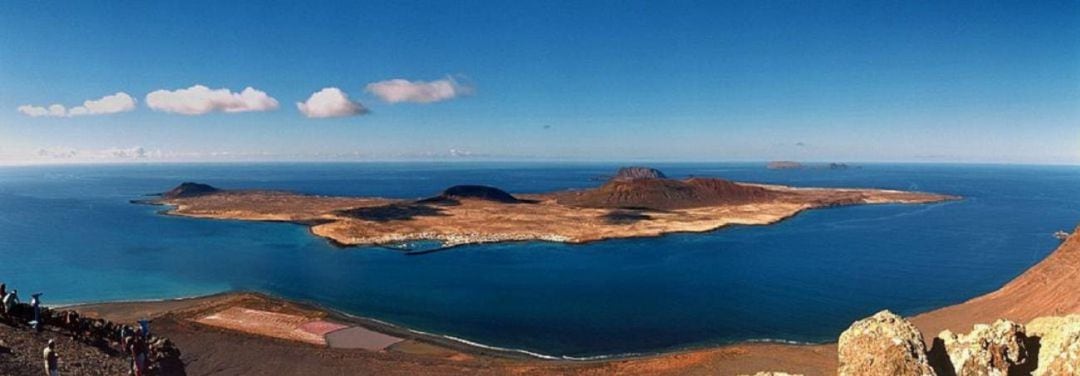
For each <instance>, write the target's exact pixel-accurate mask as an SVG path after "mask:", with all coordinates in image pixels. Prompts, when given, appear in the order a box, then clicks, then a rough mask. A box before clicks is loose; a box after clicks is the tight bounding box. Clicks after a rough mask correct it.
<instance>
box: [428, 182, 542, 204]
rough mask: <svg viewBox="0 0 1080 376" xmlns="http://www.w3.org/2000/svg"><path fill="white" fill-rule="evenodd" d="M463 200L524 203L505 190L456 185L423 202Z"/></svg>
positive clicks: (484, 186) (482, 186) (483, 186)
mask: <svg viewBox="0 0 1080 376" xmlns="http://www.w3.org/2000/svg"><path fill="white" fill-rule="evenodd" d="M462 199H475V200H487V201H494V202H501V203H504V204H517V203H521V202H524V201H522V200H518V199H517V198H516V197H514V196H513V195H511V194H509V193H506V191H504V190H501V189H499V188H495V187H489V186H486V185H455V186H453V187H450V188H447V189H446V190H444V191H442V194H439V195H438V196H435V197H432V198H428V199H424V200H421V202H445V201H457V200H462Z"/></svg>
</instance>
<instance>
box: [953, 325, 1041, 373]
mask: <svg viewBox="0 0 1080 376" xmlns="http://www.w3.org/2000/svg"><path fill="white" fill-rule="evenodd" d="M938 338H940V339H941V342H939V343H942V344H943V345H944V346H945V351H946V352H947V353H948V355H949V360H950V361H951V363H952V367H953V369H954V370H955V372H956V376H1005V375H1008V374H1015V373H1018V372H1019V371H1020V369H1021V368H1022V367H1023V366H1025V365H1026V364H1027V362H1028V349H1027V347H1026V343H1027V335H1025V334H1024V326H1023V325H1020V324H1017V323H1014V322H1012V321H1009V320H998V321H996V322H994V323H993V324H992V325H986V324H977V325H975V327H974V328H973V329H972V331H971V333H968V334H954V333H953V332H951V331H948V330H946V331H943V332H941V334H939V335H938ZM1010 371H1012V373H1010Z"/></svg>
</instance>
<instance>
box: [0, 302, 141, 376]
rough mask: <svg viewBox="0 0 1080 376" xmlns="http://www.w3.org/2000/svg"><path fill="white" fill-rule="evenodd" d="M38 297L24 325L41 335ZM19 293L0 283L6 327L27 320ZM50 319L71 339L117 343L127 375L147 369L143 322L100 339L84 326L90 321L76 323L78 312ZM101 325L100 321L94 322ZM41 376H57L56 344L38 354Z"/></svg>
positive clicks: (55, 314) (0, 310) (0, 304)
mask: <svg viewBox="0 0 1080 376" xmlns="http://www.w3.org/2000/svg"><path fill="white" fill-rule="evenodd" d="M41 295H42V294H40V293H37V294H33V295H32V298H31V300H30V304H29V306H30V307H29V309H30V310H32V320H30V321H29V322H28V323H29V324H30V327H31V328H33V329H34V330H35V331H38V332H40V331H42V330H43V328H44V325H45V323H44V321H43V319H44V316H43V315H42V307H41ZM20 303H21V302H20V301H19V292H18V291H17V290H15V289H12V290H11V291H8V289H7V285H6V284H4V283H0V313H2V314H3V315H2V316H3V319H4V321H5V322H6V323H7V324H9V325H19V324H20V323H22V322H25V321H26V320H27V319H29V318H30V317H28V316H30V315H29V313H30V312H28V311H26V309H27V307H26V305H25V304H20ZM52 316H53V319H54V320H55V321H57V322H56V323H55V325H57V326H60V327H62V328H64V329H66V330H67V331H69V332H71V334H72V336H73V337H74V338H75V339H77V340H84V341H93V339H94V338H99V339H98V341H99V342H100V341H101V340H100V337H110V338H112V339H113V341H106V342H105V343H104V344H103V345H105V346H109V347H112V346H113V345H111V344H108V342H112V343H116V342H114V341H116V340H118V342H119V345H120V348H121V349H122V351H123V353H124V354H127V355H128V356H130V357H131V358H130V362H131V363H130V366H131V368H130V369H131V374H133V375H136V376H143V375H146V373H147V369H148V362H149V358H150V348H151V346H150V340H151V337H150V330H149V329H150V328H149V323H148V322H147V321H140V322H139V326H138V327H136V328H132V327H130V326H127V325H116V326H112V324H109V325H108V326H109V327H112V328H115V330H116V331H114V332H113V333H114V334H112V335H107V336H102V335H100V334H102V333H100V330H98V334H99V335H97V336H95V335H92V334H93V331H94V329H95V328H92V327H91V325H89V324H88V323H91V322H94V321H88V320H86V319H80V317H79V314H78V312H75V311H63V312H53V313H52ZM98 321H103V320H98ZM42 356H43V360H44V365H45V374H46V375H49V376H55V375H58V374H59V372H60V368H59V366H60V364H59V359H60V356H59V353H58V352H57V350H56V342H55V341H54V340H52V339H50V340H49V341H48V344H46V345H45V349H44V350H43V352H42Z"/></svg>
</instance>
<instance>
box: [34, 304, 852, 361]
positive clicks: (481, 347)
mask: <svg viewBox="0 0 1080 376" xmlns="http://www.w3.org/2000/svg"><path fill="white" fill-rule="evenodd" d="M235 296H256V297H260V298H263V299H267V300H270V301H279V302H285V303H289V304H294V305H299V306H304V307H307V308H311V309H313V310H316V311H320V312H324V313H327V314H328V316H327V317H329V318H333V319H337V320H338V321H344V322H346V323H350V324H356V325H357V326H360V327H362V328H365V329H369V330H372V331H375V332H379V333H382V334H387V335H393V336H403V337H417V338H419V339H421V340H423V341H427V342H433V343H436V344H439V345H442V346H446V347H449V348H453V349H455V350H461V351H463V352H466V353H470V354H475V355H484V356H498V357H502V358H506V359H517V360H539V361H566V362H593V361H612V360H632V359H642V358H650V357H656V356H664V355H674V354H681V353H692V352H696V351H703V350H709V349H716V348H724V347H733V346H740V345H754V344H768V345H782V346H796V347H812V346H821V345H829V344H833V343H834V342H802V341H794V340H787V339H782V338H751V339H744V340H736V341H731V342H722V343H699V344H688V345H682V346H676V347H672V348H669V349H662V350H657V351H650V352H634V353H621V354H603V355H591V356H581V357H576V356H569V355H549V354H543V353H539V352H534V351H530V350H525V349H516V348H507V347H501V346H495V345H489V344H484V343H480V342H476V341H472V340H468V339H465V338H460V337H455V336H451V335H447V334H440V333H435V332H428V331H423V330H419V329H414V328H410V327H407V326H404V325H399V324H394V323H391V322H387V321H383V320H379V319H376V318H372V317H367V316H361V315H356V314H351V313H348V312H344V311H341V310H337V309H334V308H331V307H327V306H325V305H322V304H319V303H316V302H311V301H307V300H302V299H290V298H284V297H281V296H278V295H275V294H271V293H265V292H260V291H245V290H231V291H222V292H217V293H212V294H205V295H193V296H185V297H179V298H162V299H137V300H112V301H99V302H81V303H71V304H59V305H47V306H46V307H49V308H56V309H73V310H76V311H79V310H84V309H86V308H88V307H89V308H96V307H102V306H115V305H153V304H160V303H178V304H185V303H192V302H197V301H201V300H215V299H223V298H230V297H235ZM164 314H165V313H163V314H162V315H164ZM151 319H153V317H151Z"/></svg>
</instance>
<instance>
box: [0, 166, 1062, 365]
mask: <svg viewBox="0 0 1080 376" xmlns="http://www.w3.org/2000/svg"><path fill="white" fill-rule="evenodd" d="M616 167H617V165H599V164H564V165H546V164H509V163H504V164H419V163H410V164H404V163H401V164H370V163H369V164H246V165H243V164H206V165H127V166H51V167H3V168H0V280H2V281H4V282H7V283H8V284H9V285H13V286H16V287H17V288H19V289H20V291H21V292H22V293H23V295H27V293H29V292H31V291H44V292H45V295H44V297H43V298H44V300H45V302H46V303H53V304H59V303H73V302H90V301H107V300H133V299H159V298H170V297H181V296H191V295H199V294H207V293H214V292H221V291H227V290H255V291H262V292H267V293H271V294H275V295H279V296H283V297H288V298H294V299H300V300H305V301H311V302H317V303H320V304H323V305H326V306H329V307H332V308H336V309H339V310H342V311H345V312H348V313H352V314H356V315H361V316H368V317H373V318H377V319H380V320H384V321H388V322H391V323H396V324H401V325H404V326H408V327H410V328H415V329H418V330H423V331H427V332H433V333H438V334H443V335H448V336H453V337H458V338H462V339H466V340H469V341H473V342H478V343H482V344H487V345H492V346H499V347H505V348H515V349H523V350H527V351H532V352H536V353H541V354H548V355H556V356H575V357H583V356H596V355H611V354H626V353H642V352H655V351H662V350H667V349H672V348H681V347H687V346H699V345H709V344H718V343H725V342H732V341H741V340H751V339H758V340H764V339H771V340H790V341H805V342H817V341H830V340H834V339H835V337H836V336H837V335H838V334H839V332H840V331H842V330H843V329H844V328H846V327H847V325H848V324H850V322H851V321H852V320H855V319H858V318H860V317H864V316H867V315H869V314H872V313H873V312H875V311H877V310H880V309H883V308H889V309H892V310H894V311H896V312H899V313H902V314H914V313H918V312H921V311H926V310H929V309H933V308H936V307H940V306H944V305H948V304H952V303H957V302H960V301H963V300H965V299H968V298H971V297H974V296H976V295H979V294H982V293H985V292H988V291H991V290H993V289H995V288H997V287H998V286H1000V285H1001V284H1003V283H1004V282H1006V281H1008V280H1009V279H1011V278H1012V277H1014V276H1016V275H1017V274H1019V273H1020V272H1022V271H1023V270H1024V269H1026V268H1027V267H1029V266H1031V265H1033V264H1034V263H1036V262H1038V261H1039V260H1041V259H1042V258H1043V257H1044V256H1045V255H1046V254H1048V253H1049V252H1050V251H1051V250H1053V248H1054V247H1055V246H1056V245H1057V244H1058V241H1057V240H1056V239H1054V238H1053V237H1052V236H1051V234H1052V233H1053V232H1054V231H1057V230H1062V229H1066V230H1071V229H1072V228H1073V227H1075V225H1076V224H1077V223H1078V222H1080V168H1077V167H1034V166H1022V167H1016V166H948V165H866V166H863V167H862V168H858V169H848V170H835V171H834V170H784V171H773V170H766V169H764V168H763V167H762V165H761V164H678V165H657V167H660V168H661V169H662V170H664V171H665V172H666V173H667V174H668V175H671V176H675V177H682V176H689V175H700V176H718V177H725V178H730V179H736V180H742V181H754V182H768V183H781V184H791V185H798V186H826V187H840V186H853V187H880V188H896V189H918V190H925V191H931V192H940V193H948V194H956V195H961V196H964V200H962V201H958V202H949V203H939V204H930V205H880V206H859V207H846V208H835V209H823V210H813V211H809V212H806V213H803V214H800V215H798V216H796V217H794V218H792V219H790V220H787V221H784V222H781V223H778V224H775V225H771V226H760V227H736V228H729V229H723V230H720V231H714V232H710V233H704V234H678V235H670V236H664V237H660V238H652V239H628V240H611V241H604V242H598V243H592V244H587V245H564V244H552V243H539V242H537V243H511V244H496V245H483V246H466V247H460V248H454V249H453V250H449V251H444V252H435V253H429V254H425V255H422V256H406V255H404V254H402V253H400V252H397V251H393V250H388V249H385V248H335V247H333V246H331V245H329V244H328V243H327V242H326V241H324V240H322V239H319V238H316V237H313V236H311V235H310V234H308V232H307V229H306V228H305V227H303V226H299V225H292V224H285V223H252V222H238V221H217V220H197V219H187V218H176V217H169V216H162V215H159V214H157V212H158V211H159V210H161V208H159V207H152V206H144V205H133V204H130V203H129V202H128V200H132V199H139V198H141V196H142V195H144V194H146V193H151V192H160V191H164V190H166V189H168V188H171V187H173V186H175V185H176V184H178V183H179V182H181V181H198V182H205V183H209V184H212V185H215V186H219V187H224V188H273V189H287V190H294V191H299V192H305V193H315V194H337V195H377V196H385V197H402V198H406V197H407V198H415V197H422V196H428V195H431V194H433V193H435V192H438V191H439V190H441V189H443V188H445V187H447V186H450V185H453V184H464V183H472V184H489V185H495V186H499V187H502V188H504V189H506V190H509V191H511V192H543V191H550V190H554V189H564V188H574V187H588V186H593V185H596V184H599V182H598V180H597V179H598V178H599V177H602V176H603V175H605V174H610V173H611V172H612V171H613V170H614V169H615V168H616Z"/></svg>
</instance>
